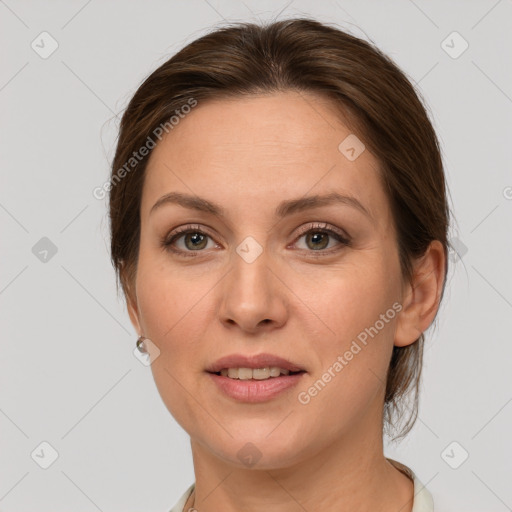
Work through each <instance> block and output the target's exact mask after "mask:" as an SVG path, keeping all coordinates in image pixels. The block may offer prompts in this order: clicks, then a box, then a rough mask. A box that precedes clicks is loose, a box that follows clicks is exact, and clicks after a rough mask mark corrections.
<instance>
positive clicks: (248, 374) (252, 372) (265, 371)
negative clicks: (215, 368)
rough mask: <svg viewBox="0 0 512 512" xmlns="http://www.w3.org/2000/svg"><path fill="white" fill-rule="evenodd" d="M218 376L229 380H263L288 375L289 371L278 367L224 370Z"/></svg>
mask: <svg viewBox="0 0 512 512" xmlns="http://www.w3.org/2000/svg"><path fill="white" fill-rule="evenodd" d="M220 374H221V375H223V376H224V377H229V378H230V379H240V380H250V379H255V380H265V379H268V378H271V377H279V375H281V374H282V375H289V374H290V370H285V369H283V368H279V367H278V366H270V367H269V366H267V367H266V368H254V369H252V368H224V369H223V370H221V371H220Z"/></svg>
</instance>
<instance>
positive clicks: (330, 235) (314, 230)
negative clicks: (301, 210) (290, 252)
mask: <svg viewBox="0 0 512 512" xmlns="http://www.w3.org/2000/svg"><path fill="white" fill-rule="evenodd" d="M327 226H329V224H325V223H318V224H314V225H313V226H311V225H310V226H307V227H306V228H305V229H303V230H302V232H301V234H300V235H299V238H298V239H297V240H300V239H302V238H304V242H305V247H299V249H304V250H306V251H309V252H326V253H328V254H331V253H332V252H334V251H336V250H338V249H339V247H338V248H335V249H334V251H332V250H330V249H332V245H330V241H332V239H334V240H336V241H337V242H338V244H337V245H338V246H339V245H341V246H349V245H350V239H349V238H348V237H347V236H345V235H343V234H342V233H341V232H339V231H338V230H335V229H330V228H328V227H327ZM326 249H329V250H326Z"/></svg>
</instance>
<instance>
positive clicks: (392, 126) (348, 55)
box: [109, 18, 450, 439]
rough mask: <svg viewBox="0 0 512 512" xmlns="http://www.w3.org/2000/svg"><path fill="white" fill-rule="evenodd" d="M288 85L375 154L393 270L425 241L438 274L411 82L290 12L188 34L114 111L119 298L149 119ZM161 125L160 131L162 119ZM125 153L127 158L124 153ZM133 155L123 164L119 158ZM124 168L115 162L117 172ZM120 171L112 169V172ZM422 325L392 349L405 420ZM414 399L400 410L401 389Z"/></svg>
mask: <svg viewBox="0 0 512 512" xmlns="http://www.w3.org/2000/svg"><path fill="white" fill-rule="evenodd" d="M287 90H294V91H298V92H313V93H317V94H320V95H323V96H325V97H329V98H331V99H333V100H334V102H335V105H337V106H338V107H339V113H340V115H343V114H344V115H346V116H347V117H348V118H349V119H350V120H351V122H352V123H353V125H354V126H356V127H357V132H356V133H358V135H359V136H360V138H361V139H362V140H363V141H364V144H365V145H366V146H367V147H368V148H369V149H370V151H371V152H372V153H373V154H374V155H375V156H376V158H377V159H378V161H379V163H380V170H379V171H380V173H381V176H380V179H381V180H382V183H383V186H384V188H385V191H386V194H387V197H388V200H389V203H390V205H391V211H392V216H393V220H394V223H395V227H396V231H397V241H398V249H399V255H400V265H401V270H402V277H403V279H404V280H407V281H409V282H410V280H411V278H412V271H413V263H414V259H415V258H418V257H420V256H422V255H423V254H424V253H425V251H426V249H427V248H428V246H429V244H430V242H431V241H433V240H439V241H440V242H441V243H442V244H443V246H444V250H445V256H446V266H445V279H444V282H443V293H442V295H441V299H442V296H443V295H444V288H445V284H446V275H447V272H448V240H447V236H448V224H449V218H450V214H449V207H448V204H447V199H446V189H445V187H446V185H445V177H444V171H443V164H442V159H441V154H440V148H439V143H438V140H437V137H436V134H435V132H434V129H433V127H432V124H431V122H430V121H429V118H428V115H427V112H426V110H425V108H424V106H423V104H422V102H421V101H420V99H419V96H418V94H417V93H416V92H415V90H414V88H413V86H412V85H411V83H410V82H409V81H408V79H407V78H406V76H405V75H404V73H403V72H402V71H400V70H399V69H398V67H397V66H396V65H395V64H394V63H393V62H392V61H391V60H390V59H389V58H388V57H387V56H386V55H384V54H383V53H382V52H381V51H380V50H379V49H377V48H376V47H375V46H374V45H373V44H370V43H367V42H365V41H363V40H361V39H359V38H357V37H355V36H353V35H350V34H348V33H346V32H343V31H341V30H340V29H339V28H336V27H331V26H329V25H326V24H323V23H320V22H317V21H315V20H312V19H304V18H296V19H289V20H284V21H278V22H273V23H268V24H265V25H256V24H252V23H236V24H234V23H233V24H229V25H228V26H226V27H222V28H219V29H217V30H215V31H214V32H211V33H209V34H207V35H205V36H202V37H200V38H199V39H197V40H195V41H193V42H192V43H190V44H188V45H187V46H186V47H185V48H183V49H182V50H181V51H179V52H178V53H177V54H176V55H174V56H173V57H172V58H170V59H169V60H168V61H166V62H165V63H164V64H163V65H161V66H160V67H159V68H158V69H156V70H155V71H154V72H153V73H152V74H151V75H150V76H149V77H148V78H146V80H145V81H144V82H143V83H142V84H141V85H140V87H139V88H138V90H137V91H136V93H135V94H134V96H133V98H132V99H131V101H130V103H129V105H128V107H127V108H126V111H125V112H124V115H123V117H122V120H121V126H120V132H119V140H118V144H117V148H116V153H115V156H114V160H113V164H112V177H111V182H110V186H109V190H110V204H109V208H110V228H111V256H112V263H113V265H114V268H115V270H116V275H117V279H118V281H117V282H118V283H119V281H120V282H121V285H122V287H123V292H124V294H125V296H126V297H128V296H130V294H131V293H132V291H133V289H134V283H135V275H136V270H137V260H138V251H139V236H140V204H141V196H142V187H143V184H144V175H145V168H146V164H147V161H148V159H149V156H150V154H151V153H150V152H149V154H147V155H146V156H145V157H144V158H140V159H137V160H136V161H135V160H133V154H134V152H135V151H138V150H139V148H142V147H143V146H145V145H146V146H148V141H149V140H150V139H152V135H153V136H154V134H155V133H158V127H159V126H162V125H164V126H165V124H166V123H167V125H166V126H169V119H171V118H172V116H173V115H176V114H179V112H180V109H181V108H183V105H185V104H187V103H189V104H190V103H191V99H192V100H193V101H197V102H199V104H201V103H202V102H204V101H205V100H208V99H219V98H226V97H235V98H236V97H237V96H238V97H240V96H242V95H251V94H256V93H272V92H278V91H287ZM166 131H168V130H167V129H166ZM131 159H132V160H133V161H132V160H131ZM129 161H130V162H131V163H130V165H131V166H132V167H133V168H132V169H127V167H126V163H127V162H129ZM121 169H124V170H125V172H120V171H121ZM121 178H122V179H121ZM423 344H424V336H423V334H421V335H420V337H419V338H418V339H417V340H416V341H415V342H414V343H412V344H411V345H408V346H405V347H396V346H395V347H393V353H392V357H391V361H390V365H389V370H388V375H387V383H386V393H385V408H384V418H383V420H384V421H385V427H386V428H387V427H395V428H396V426H395V425H394V418H395V415H396V418H397V419H399V420H400V421H403V420H404V418H405V417H406V416H407V419H406V421H405V426H404V427H403V428H402V430H401V431H400V432H399V435H397V436H396V437H395V438H394V439H398V438H400V437H403V436H405V435H406V434H407V433H408V432H409V431H410V429H411V428H412V426H413V424H414V422H415V421H416V417H417V409H418V389H419V382H420V376H421V367H422V358H423ZM411 392H413V397H414V398H413V400H414V402H413V407H411V408H410V411H409V412H410V414H408V415H404V412H405V410H404V407H407V404H406V403H405V397H406V395H409V393H411Z"/></svg>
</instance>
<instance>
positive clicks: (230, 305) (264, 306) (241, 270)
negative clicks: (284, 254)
mask: <svg viewBox="0 0 512 512" xmlns="http://www.w3.org/2000/svg"><path fill="white" fill-rule="evenodd" d="M232 260H233V261H232V263H231V265H232V266H231V268H230V271H229V272H228V273H227V275H226V277H225V278H224V279H223V280H222V281H223V287H222V289H221V290H220V293H221V294H222V296H221V301H220V307H219V310H218V311H219V313H218V314H219V318H220V321H221V322H222V323H223V324H224V325H225V326H227V327H229V328H233V327H235V326H238V328H240V329H241V330H243V331H245V332H247V333H257V332H259V331H270V330H273V329H276V328H279V327H282V326H283V325H284V324H285V323H286V320H287V317H288V304H289V298H288V296H287V293H290V292H289V290H288V288H287V287H286V286H285V284H283V281H285V279H284V276H280V275H279V270H278V269H277V268H275V266H273V267H274V268H271V265H272V262H271V257H269V256H268V254H267V253H266V252H265V250H263V252H262V254H260V255H259V256H258V258H257V259H256V260H255V261H252V262H248V261H246V260H244V259H243V258H242V257H240V256H239V255H238V254H237V253H235V254H233V258H232Z"/></svg>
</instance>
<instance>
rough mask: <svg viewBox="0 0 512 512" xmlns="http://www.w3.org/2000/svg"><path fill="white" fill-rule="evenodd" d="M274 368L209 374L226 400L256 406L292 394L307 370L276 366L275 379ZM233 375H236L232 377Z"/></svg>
mask: <svg viewBox="0 0 512 512" xmlns="http://www.w3.org/2000/svg"><path fill="white" fill-rule="evenodd" d="M270 370H272V368H243V367H242V368H223V369H222V370H220V371H218V372H213V371H209V372H207V373H208V374H209V378H210V379H211V382H212V383H213V384H214V385H215V386H216V389H217V390H218V391H220V392H221V394H222V395H223V396H225V397H228V398H230V399H233V400H235V401H236V402H239V403H246V404H256V403H263V402H269V401H271V400H277V399H278V398H279V397H280V396H281V395H282V394H284V393H285V392H288V393H289V392H291V391H292V390H293V389H294V388H295V387H296V386H297V385H298V384H299V382H300V381H302V379H303V378H304V377H303V376H302V375H303V374H305V373H307V372H306V371H305V370H297V371H289V370H285V369H283V371H284V372H285V373H281V370H280V368H277V367H274V372H273V373H274V375H276V376H274V377H272V376H269V373H270ZM230 374H231V375H232V376H230Z"/></svg>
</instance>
